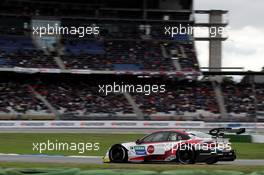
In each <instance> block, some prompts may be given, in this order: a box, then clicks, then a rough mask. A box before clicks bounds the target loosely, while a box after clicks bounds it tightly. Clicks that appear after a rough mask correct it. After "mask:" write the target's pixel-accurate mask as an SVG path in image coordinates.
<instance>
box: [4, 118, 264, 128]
mask: <svg viewBox="0 0 264 175" xmlns="http://www.w3.org/2000/svg"><path fill="white" fill-rule="evenodd" d="M219 127H232V128H241V127H242V128H247V129H263V128H264V123H206V122H202V121H55V120H52V121H39V120H38V121H12V120H5V121H0V129H2V128H3V129H4V128H9V129H15V128H17V129H21V128H40V129H41V128H43V129H44V128H54V129H56V128H69V129H70V128H84V129H96V128H97V129H106V128H111V129H115V128H116V129H122V128H124V129H152V128H153V129H161V128H165V129H166V128H177V129H195V128H197V129H199V128H200V129H203V128H205V129H207V128H208V129H209V128H219Z"/></svg>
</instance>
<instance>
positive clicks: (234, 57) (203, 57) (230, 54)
mask: <svg viewBox="0 0 264 175" xmlns="http://www.w3.org/2000/svg"><path fill="white" fill-rule="evenodd" d="M194 4H195V6H194V8H195V10H208V9H221V10H229V14H228V15H227V16H226V18H225V20H228V22H229V29H228V36H229V39H228V40H227V41H225V42H224V44H223V66H224V67H244V68H245V70H255V71H260V70H261V69H262V67H264V0H194ZM196 48H197V51H198V58H199V61H200V64H201V66H208V43H206V42H197V44H196Z"/></svg>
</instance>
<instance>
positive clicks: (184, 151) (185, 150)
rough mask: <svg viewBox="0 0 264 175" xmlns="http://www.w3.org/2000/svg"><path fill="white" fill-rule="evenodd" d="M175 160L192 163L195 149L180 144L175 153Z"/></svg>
mask: <svg viewBox="0 0 264 175" xmlns="http://www.w3.org/2000/svg"><path fill="white" fill-rule="evenodd" d="M176 157H177V161H178V162H180V163H182V164H194V163H195V151H194V148H189V147H188V145H181V146H180V149H179V150H178V151H177V153H176Z"/></svg>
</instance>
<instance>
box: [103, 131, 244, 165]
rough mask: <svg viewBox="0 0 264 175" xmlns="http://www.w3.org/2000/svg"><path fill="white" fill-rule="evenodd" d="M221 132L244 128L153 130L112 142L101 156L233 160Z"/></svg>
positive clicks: (119, 159) (110, 159) (115, 159)
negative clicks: (126, 140) (129, 139)
mask: <svg viewBox="0 0 264 175" xmlns="http://www.w3.org/2000/svg"><path fill="white" fill-rule="evenodd" d="M224 132H232V133H233V132H235V133H237V134H241V133H243V132H245V129H244V128H241V129H237V130H236V129H232V128H215V129H212V130H210V132H209V134H206V133H202V132H200V131H181V130H162V131H156V132H153V133H151V134H148V135H146V136H145V137H143V138H141V139H138V140H136V141H135V142H127V143H120V144H115V145H113V146H111V147H110V149H109V150H108V151H107V153H106V155H105V156H104V158H103V161H104V162H105V163H109V162H112V163H125V162H157V161H158V162H163V161H164V162H179V163H182V164H194V163H198V162H199V163H207V164H214V163H216V162H218V161H234V160H235V159H236V154H235V151H234V150H233V149H232V147H231V143H230V142H229V141H228V140H227V139H223V138H222V136H223V135H224Z"/></svg>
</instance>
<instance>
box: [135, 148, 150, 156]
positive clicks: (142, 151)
mask: <svg viewBox="0 0 264 175" xmlns="http://www.w3.org/2000/svg"><path fill="white" fill-rule="evenodd" d="M134 150H135V152H136V154H137V155H146V154H147V153H146V149H145V146H134Z"/></svg>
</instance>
